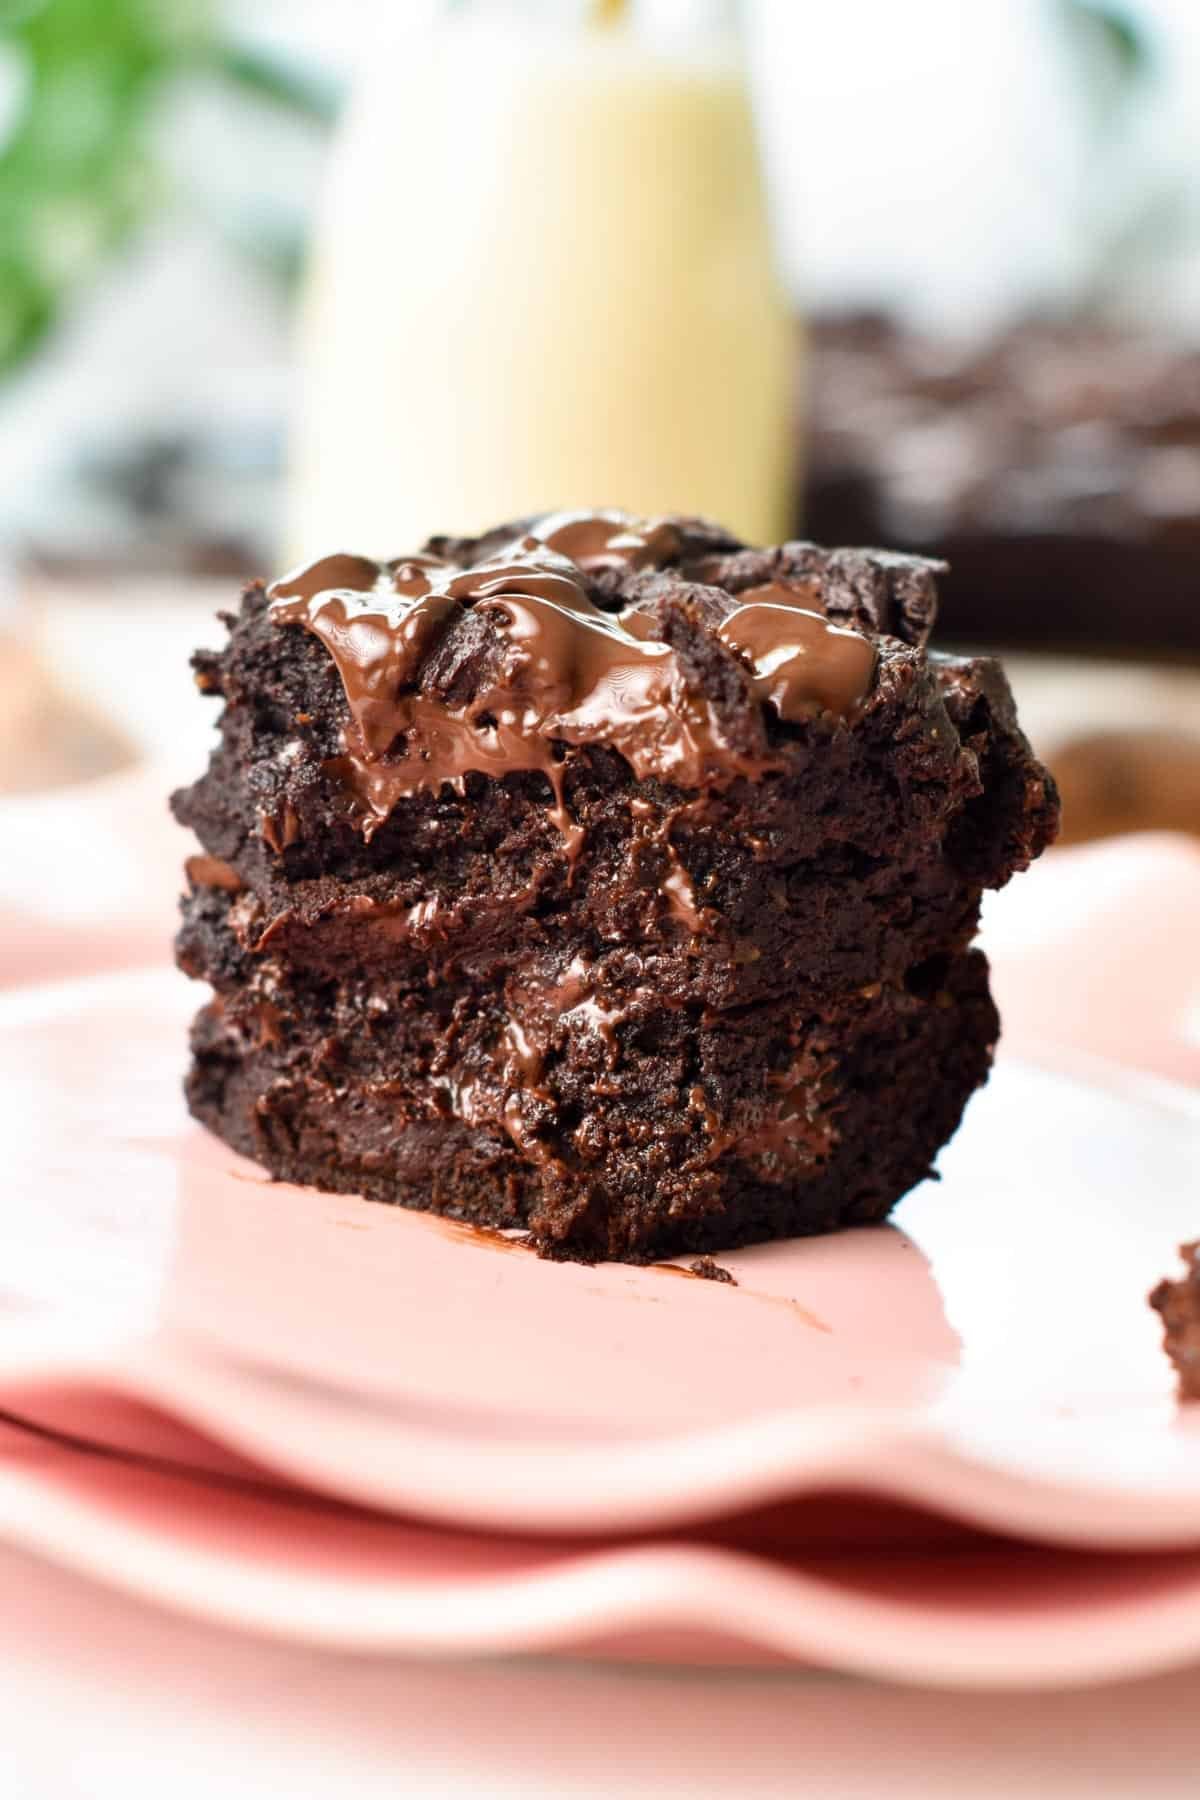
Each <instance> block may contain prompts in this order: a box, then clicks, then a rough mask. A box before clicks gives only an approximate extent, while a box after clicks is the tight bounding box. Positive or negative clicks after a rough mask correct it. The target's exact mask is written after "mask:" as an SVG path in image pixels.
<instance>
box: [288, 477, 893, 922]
mask: <svg viewBox="0 0 1200 1800" xmlns="http://www.w3.org/2000/svg"><path fill="white" fill-rule="evenodd" d="M679 550H680V536H679V532H678V529H677V528H676V526H675V525H673V524H672V523H671V522H670V521H669V520H659V521H647V520H637V519H634V518H631V517H629V516H627V515H626V514H623V513H618V512H594V513H555V514H551V515H549V516H548V517H546V518H544V519H541V520H538V521H536V522H535V523H534V524H533V525H532V526H531V527H530V528H529V529H528V530H527V531H526V532H524V533H523V534H522V535H521V536H519V537H516V538H514V539H513V540H512V541H511V542H510V543H508V544H507V545H505V546H504V547H503V548H502V549H500V550H499V551H498V552H497V553H496V554H495V555H494V556H491V557H489V558H487V559H485V560H483V561H481V562H478V563H476V564H474V566H472V567H468V568H460V567H457V566H455V565H454V564H451V563H448V562H445V561H443V560H440V559H439V558H437V557H435V556H431V555H428V554H424V555H420V556H414V557H410V558H407V559H405V560H402V561H398V562H395V563H391V564H388V565H380V564H377V563H374V562H372V561H370V560H369V559H367V558H364V557H357V556H349V555H344V554H339V555H335V556H329V557H325V558H322V559H321V560H320V561H319V562H316V563H314V564H312V565H310V566H309V567H308V568H305V569H301V570H299V571H296V572H295V573H293V574H291V575H289V576H286V577H285V578H284V579H283V580H282V581H280V582H278V583H277V584H276V585H275V586H274V587H273V588H272V589H271V590H270V597H271V600H272V616H273V618H274V620H275V621H276V623H278V624H280V625H302V626H304V627H305V629H307V630H308V631H310V632H312V633H313V635H314V636H315V637H317V638H318V639H319V640H320V641H321V643H322V644H323V645H324V646H325V648H326V650H327V651H328V652H329V654H330V656H331V657H332V659H333V661H334V663H335V665H336V667H337V670H338V673H339V675H340V677H341V681H342V686H343V689H344V691H345V695H346V700H347V704H348V706H349V710H350V719H349V721H348V723H347V726H346V728H345V732H344V750H345V753H344V755H343V756H341V757H339V758H337V759H335V761H334V763H333V764H332V765H331V766H332V770H333V772H334V773H335V774H336V775H337V776H338V777H339V778H340V779H341V780H342V781H344V783H345V784H346V786H347V788H348V789H349V790H350V791H351V792H352V793H353V794H354V796H355V798H356V800H357V802H358V803H359V806H360V808H361V811H362V815H363V829H364V831H365V832H366V834H367V835H368V836H369V835H370V833H371V832H372V831H373V830H374V829H375V828H376V827H377V826H378V825H379V824H380V823H381V822H382V821H383V820H384V819H386V818H387V817H388V815H389V814H390V812H391V811H392V809H393V807H394V806H395V805H396V803H397V801H399V800H400V799H401V798H403V797H405V796H406V795H410V794H413V793H415V792H418V791H421V790H425V791H429V790H436V789H437V788H439V787H440V786H441V785H442V783H443V782H451V783H456V784H459V785H460V786H461V783H462V781H463V779H464V778H465V776H467V775H468V774H471V773H480V774H483V775H489V776H492V777H494V778H500V777H501V776H504V775H507V774H509V773H512V772H515V771H532V772H538V773H540V774H542V775H544V776H545V778H546V780H547V781H548V782H549V784H550V787H551V789H552V791H553V796H554V804H553V814H552V816H553V817H554V819H555V822H556V823H557V825H558V826H559V828H560V829H561V831H562V833H563V837H564V840H565V844H566V848H567V853H568V856H570V857H571V858H572V859H573V858H574V856H575V855H576V854H577V853H578V850H579V846H580V842H581V837H580V832H579V829H578V826H577V825H576V824H575V823H574V821H573V820H572V818H571V816H570V814H569V812H568V809H567V805H566V799H565V795H564V791H563V765H562V761H561V756H562V749H561V746H569V745H577V746H582V745H589V744H603V745H605V746H606V747H608V748H609V749H612V750H615V751H617V752H619V753H620V754H621V755H622V756H623V757H624V758H625V759H626V761H627V762H628V763H629V764H630V766H631V768H632V769H633V771H634V774H635V775H636V776H637V777H638V778H639V779H646V778H649V777H656V778H658V779H660V780H663V781H667V782H670V783H672V784H673V785H675V786H678V787H683V788H700V787H703V786H704V785H706V784H708V783H714V784H715V783H720V782H722V781H728V780H729V779H731V778H732V777H733V776H734V775H736V774H739V773H745V774H757V773H760V772H761V771H762V769H763V767H764V759H763V757H762V755H761V754H760V755H758V756H757V757H751V756H750V755H748V753H747V752H746V751H745V750H744V749H738V748H737V747H736V746H735V745H734V744H733V743H732V742H731V741H730V739H729V736H728V734H727V731H726V729H725V727H724V725H723V723H722V719H721V717H720V715H719V713H718V711H717V709H716V707H715V706H714V704H713V700H712V698H711V697H710V695H709V694H707V693H705V692H704V691H702V689H701V688H700V686H699V685H698V684H697V683H696V682H695V681H694V680H689V678H688V676H687V675H686V674H685V671H684V668H683V667H682V666H681V661H680V658H679V656H678V655H677V654H676V651H675V650H674V649H673V648H672V646H671V644H670V643H668V642H666V641H665V635H666V634H665V632H664V630H663V628H662V626H661V624H660V619H659V615H658V613H656V611H655V610H654V608H653V596H651V597H650V599H649V600H641V601H635V602H634V603H633V604H629V605H626V606H624V607H623V608H622V609H621V610H611V609H608V608H606V607H603V606H601V605H599V604H598V603H597V601H596V599H595V598H593V593H592V591H591V589H590V587H589V576H591V575H594V574H597V573H600V572H603V571H609V570H613V569H627V570H629V571H632V572H637V571H646V570H654V569H657V568H661V567H662V566H663V565H664V564H665V563H668V562H669V561H671V560H672V558H675V557H677V556H678V554H679ZM705 592H706V593H707V594H708V595H709V598H710V604H711V603H712V595H713V593H714V590H705ZM718 598H719V599H721V600H723V601H724V602H725V603H726V604H727V605H728V606H729V611H728V614H727V616H725V617H724V618H723V619H722V620H721V622H720V624H719V626H717V628H716V630H715V634H714V635H715V636H716V638H717V639H718V640H719V642H720V644H721V645H722V646H723V648H724V649H725V650H726V651H729V652H732V653H733V654H734V655H735V656H736V657H737V659H738V660H739V661H740V662H741V663H743V664H744V665H746V666H747V667H748V670H749V672H750V676H751V680H752V683H753V688H754V692H755V693H756V694H757V696H758V697H759V698H760V699H761V700H762V701H763V702H764V704H766V705H767V706H768V707H771V708H773V709H774V710H775V712H776V713H777V714H778V716H779V717H781V718H783V719H785V720H788V721H796V720H799V719H802V718H806V717H811V716H812V715H813V714H814V713H816V712H818V711H820V710H825V711H828V712H832V713H835V714H837V715H839V716H842V717H846V716H849V715H850V714H851V713H852V712H853V711H854V709H855V708H856V707H858V706H859V705H861V704H862V702H863V701H864V700H865V698H866V697H867V695H868V693H869V692H870V687H871V682H872V677H873V673H874V666H875V652H874V648H873V646H872V645H871V644H870V642H869V641H868V640H867V639H866V638H864V637H862V636H861V635H860V634H859V633H857V632H855V631H850V630H847V629H845V628H844V627H841V626H837V625H834V624H831V623H829V622H828V621H827V620H826V619H825V618H824V617H823V616H822V615H821V613H820V612H819V611H816V610H812V605H813V602H814V599H816V598H817V594H816V588H815V585H814V584H812V583H797V584H795V585H794V586H792V587H788V586H785V585H783V584H781V583H774V584H772V585H771V586H770V587H767V588H759V589H754V590H751V592H750V593H749V594H746V595H742V596H740V597H739V600H738V602H737V603H734V602H733V601H732V600H730V599H729V598H728V597H727V596H723V595H720V596H718ZM469 615H473V616H474V620H475V621H481V620H486V621H487V626H488V627H490V630H489V629H487V628H485V630H484V632H483V633H482V634H480V633H479V629H478V625H477V624H476V625H475V627H474V629H475V631H476V635H477V637H478V638H479V639H480V642H479V644H478V645H477V646H476V651H477V653H476V658H475V662H476V679H475V680H474V682H473V684H471V687H472V691H471V692H470V694H469V696H468V697H466V698H461V699H460V698H459V697H457V695H456V693H455V691H454V684H453V683H452V684H451V686H450V688H449V689H448V690H445V689H442V690H439V689H438V688H437V687H436V685H435V683H434V682H433V681H432V680H431V679H430V678H429V675H430V670H431V667H432V665H433V664H434V663H435V662H436V661H437V659H438V657H439V655H440V653H441V651H442V649H443V646H444V645H446V643H447V642H448V641H450V640H451V639H452V638H453V637H454V634H455V633H456V632H462V631H465V630H466V629H467V626H468V619H469ZM682 885H684V886H685V885H686V880H685V882H684V883H683V884H682ZM669 897H670V899H671V904H672V906H673V907H674V909H675V910H676V911H677V912H678V913H679V915H680V916H681V917H685V918H687V917H691V916H692V915H693V914H694V907H693V904H692V901H691V899H690V897H689V896H688V895H687V894H685V893H683V892H682V888H681V892H680V893H679V894H678V895H675V894H674V893H672V894H671V895H670V896H669Z"/></svg>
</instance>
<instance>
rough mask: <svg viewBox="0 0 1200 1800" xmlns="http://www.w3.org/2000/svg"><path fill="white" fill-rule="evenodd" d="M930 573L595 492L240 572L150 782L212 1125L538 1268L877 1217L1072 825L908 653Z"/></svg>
mask: <svg viewBox="0 0 1200 1800" xmlns="http://www.w3.org/2000/svg"><path fill="white" fill-rule="evenodd" d="M936 573H937V570H936V566H935V565H932V564H929V563H924V562H921V561H919V560H916V559H912V558H906V557H896V556H889V555H886V554H882V553H874V552H866V551H849V550H847V551H839V550H822V549H818V548H817V547H816V546H814V545H812V544H806V543H792V544H786V545H783V546H782V547H780V548H778V549H771V550H752V549H746V548H744V547H743V546H742V545H740V544H739V543H738V542H737V541H736V540H735V539H734V538H732V537H730V536H729V534H727V533H725V532H723V531H721V530H719V529H717V528H715V527H713V526H710V525H707V524H704V523H701V522H698V521H694V520H685V519H660V520H656V521H639V520H636V519H632V518H629V517H627V516H625V515H622V514H617V513H611V512H604V513H589V514H558V515H553V516H551V517H548V518H544V519H538V520H533V521H524V522H522V523H519V524H516V525H508V526H505V527H503V528H501V529H499V530H497V531H496V532H493V533H490V534H489V535H488V536H486V537H483V538H480V539H474V540H462V539H448V538H442V539H434V540H432V541H431V542H430V544H428V545H427V546H426V548H425V549H424V550H423V551H422V552H421V553H420V554H419V555H417V556H414V557H410V558H407V559H404V560H401V561H399V562H395V563H391V564H386V565H378V564H376V563H374V562H372V561H370V560H368V559H365V558H362V557H354V556H344V555H343V556H336V557H328V558H325V559H323V560H322V561H321V562H318V563H316V564H314V565H312V566H311V567H309V568H307V569H305V570H302V571H299V572H298V573H297V574H295V575H293V576H291V577H288V578H286V579H285V580H284V581H282V582H280V583H277V584H276V586H275V588H273V589H271V590H264V588H263V587H262V586H261V585H258V584H256V585H253V586H251V587H250V588H248V589H247V590H246V592H245V594H244V595H243V598H242V603H241V609H240V611H239V613H238V614H237V615H236V616H230V617H228V618H227V621H226V622H227V624H228V626H229V638H228V642H227V644H226V646H225V648H224V649H223V650H221V651H220V652H215V653H208V652H205V653H202V654H200V655H198V656H197V657H196V659H195V667H196V671H197V681H198V684H199V686H200V687H201V689H202V690H203V691H204V692H205V693H208V694H212V695H217V696H220V697H221V698H222V699H223V700H224V710H223V712H222V715H221V727H220V743H219V746H218V748H217V749H216V750H215V751H214V754H213V757H212V760H211V763H210V766H209V769H208V771H207V773H206V774H205V775H204V776H203V777H202V778H201V779H200V780H199V781H198V782H196V783H195V785H194V786H192V787H191V788H188V789H185V790H184V791H183V792H181V793H179V794H177V795H176V796H175V799H174V808H175V812H176V815H177V817H178V818H179V819H180V820H181V821H182V822H183V823H184V824H185V825H188V826H190V827H191V828H193V829H194V830H195V832H196V834H197V836H198V837H199V839H200V843H201V845H202V847H203V852H204V854H203V855H200V856H197V857H194V858H193V859H192V860H191V862H190V864H189V871H188V872H189V883H190V891H189V894H188V896H187V897H186V899H185V901H184V922H183V927H182V930H181V932H180V936H179V941H178V953H179V961H180V965H181V967H183V968H184V969H185V970H186V971H187V972H188V973H189V974H191V975H194V976H196V977H198V978H201V979H203V980H205V981H207V982H209V983H211V985H212V987H213V989H214V990H215V997H214V999H213V1000H212V1001H211V1002H210V1003H209V1004H208V1005H207V1006H205V1007H204V1008H203V1010H202V1011H201V1013H200V1015H199V1017H198V1018H197V1020H196V1023H195V1027H194V1031H193V1061H192V1067H191V1071H190V1074H189V1076H188V1084H187V1091H188V1098H189V1102H190V1105H191V1108H192V1111H193V1112H194V1113H195V1115H196V1117H197V1118H199V1119H201V1120H203V1121H204V1123H206V1124H207V1125H209V1126H211V1128H212V1129H213V1130H214V1131H216V1132H217V1133H218V1134H219V1135H220V1136H221V1137H223V1138H224V1139H225V1140H226V1141H227V1142H228V1143H230V1144H231V1145H233V1146H234V1147H235V1148H236V1149H238V1150H240V1151H243V1152H245V1153H246V1154H247V1155H249V1156H252V1157H255V1158H256V1159H257V1160H258V1161H259V1162H261V1163H263V1164H264V1165H265V1166H266V1167H267V1168H268V1169H270V1170H271V1171H272V1172H273V1173H274V1174H276V1175H277V1176H280V1177H282V1178H285V1179H287V1180H291V1181H297V1182H309V1183H313V1184H315V1185H316V1186H319V1187H324V1188H332V1189H339V1190H346V1191H351V1192H355V1193H359V1194H363V1195H366V1196H368V1197H370V1198H373V1199H378V1200H386V1201H393V1202H398V1203H400V1204H403V1205H406V1206H412V1207H420V1208H427V1209H434V1210H436V1211H439V1212H444V1213H448V1214H452V1215H454V1216H456V1217H459V1218H465V1219H470V1220H474V1221H477V1222H482V1223H487V1224H491V1225H497V1226H503V1227H510V1226H512V1227H523V1228H525V1229H526V1230H528V1231H529V1232H530V1233H531V1235H532V1238H533V1241H534V1243H535V1244H536V1246H537V1247H538V1248H539V1249H540V1250H542V1251H544V1252H547V1253H551V1254H559V1255H570V1256H579V1257H585V1258H598V1257H605V1256H613V1257H625V1258H630V1259H637V1260H640V1259H647V1258H652V1257H658V1256H666V1255H671V1254H679V1253H683V1252H704V1251H709V1250H714V1249H720V1248H724V1247H729V1246H732V1245H734V1244H737V1243H743V1242H747V1241H751V1240H754V1239H761V1238H768V1237H775V1236H782V1235H789V1234H798V1233H809V1232H820V1231H827V1230H830V1229H832V1228H834V1227H836V1226H839V1225H846V1224H856V1223H866V1222H871V1221H875V1220H879V1219H882V1218H883V1217H884V1216H885V1215H886V1213H887V1212H888V1210H889V1208H890V1207H891V1206H892V1205H893V1204H894V1203H895V1201H896V1200H897V1199H898V1198H899V1197H900V1196H901V1195H902V1194H903V1193H904V1192H905V1191H906V1190H907V1189H908V1188H909V1187H911V1186H912V1184H913V1183H914V1182H916V1181H919V1180H920V1179H921V1178H922V1177H923V1176H924V1175H926V1174H928V1173H929V1171H930V1166H931V1163H932V1160H933V1158H934V1156H935V1154H936V1152H937V1150H938V1148H939V1146H940V1145H941V1144H942V1143H944V1142H945V1140H946V1139H947V1137H948V1136H949V1135H950V1134H951V1132H953V1130H954V1129H955V1127H956V1125H957V1124H958V1121H959V1118H960V1116H961V1113H962V1110H963V1107H964V1105H965V1103H966V1101H967V1098H968V1097H969V1095H970V1094H971V1092H972V1091H973V1090H974V1089H975V1088H976V1087H978V1086H979V1085H980V1083H981V1082H983V1081H984V1080H985V1079H986V1077H987V1072H988V1068H989V1065H990V1062H991V1056H992V1050H993V1047H994V1044H995V1041H996V1037H997V1034H998V1020H997V1016H996V1011H995V1008H994V1006H993V1004H992V1000H991V997H990V994H989V992H988V981H987V967H986V963H985V961H984V958H983V957H982V955H981V954H980V953H979V952H978V951H977V950H973V949H972V948H971V939H972V937H973V935H974V932H975V928H976V923H977V917H978V910H979V902H980V896H981V893H982V890H983V889H984V888H986V887H998V886H1000V885H1001V884H1002V883H1003V882H1004V881H1006V880H1007V879H1008V877H1009V875H1011V874H1012V872H1013V871H1014V870H1016V869H1019V868H1023V867H1024V866H1025V865H1026V864H1027V863H1028V862H1029V861H1030V860H1031V859H1032V858H1033V857H1035V856H1036V855H1037V854H1038V853H1039V852H1040V851H1041V849H1042V848H1043V847H1044V846H1045V844H1046V843H1047V842H1048V841H1049V840H1050V838H1051V837H1052V836H1053V833H1054V829H1055V826H1056V820H1057V800H1056V796H1055V794H1054V790H1053V785H1052V783H1051V782H1050V781H1049V778H1048V777H1047V775H1046V773H1045V771H1044V770H1043V769H1042V768H1041V767H1040V766H1039V765H1038V763H1037V762H1036V761H1035V760H1034V758H1033V757H1032V755H1031V753H1030V750H1029V747H1028V745H1027V743H1026V741H1025V739H1024V738H1023V736H1022V735H1021V732H1020V730H1019V728H1018V726H1017V722H1016V719H1015V716H1014V712H1013V706H1012V701H1011V697H1010V694H1009V691H1008V688H1007V685H1006V683H1005V681H1004V677H1003V675H1002V673H1001V671H1000V670H999V668H998V667H997V666H996V664H995V663H993V662H991V661H989V660H986V659H970V660H968V659H961V658H949V657H940V656H937V655H935V654H933V653H931V652H930V651H928V649H927V648H926V640H927V637H928V634H929V631H930V628H931V626H932V623H933V618H934V612H935V602H936V594H935V575H936Z"/></svg>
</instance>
